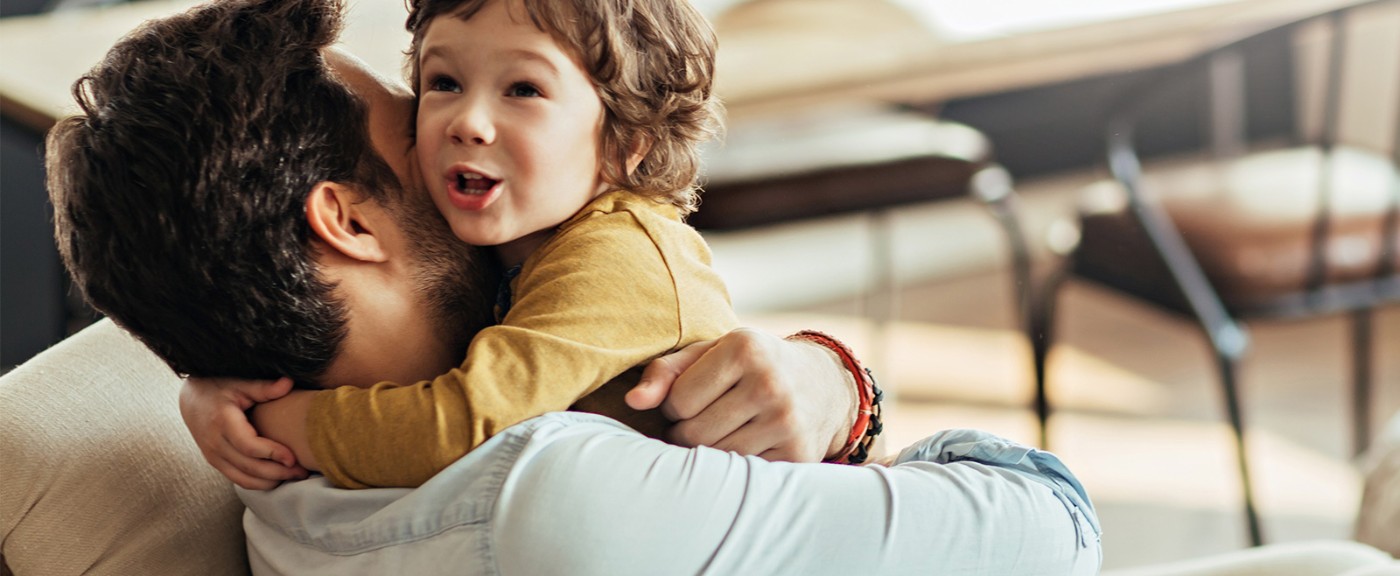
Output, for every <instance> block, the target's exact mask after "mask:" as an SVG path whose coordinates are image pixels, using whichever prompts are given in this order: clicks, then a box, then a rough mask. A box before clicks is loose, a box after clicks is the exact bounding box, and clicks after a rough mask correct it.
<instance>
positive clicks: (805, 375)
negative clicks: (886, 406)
mask: <svg viewBox="0 0 1400 576" xmlns="http://www.w3.org/2000/svg"><path fill="white" fill-rule="evenodd" d="M822 354H824V352H822V350H821V349H819V348H818V347H815V346H807V345H805V344H802V343H798V342H789V341H786V340H782V339H780V338H777V337H775V336H772V335H769V334H765V333H762V332H758V331H755V330H746V329H742V328H741V329H738V330H734V331H732V332H730V333H728V334H726V335H724V336H722V337H720V339H718V340H713V341H709V342H697V343H695V344H692V345H690V346H687V347H685V348H683V349H681V350H680V351H678V352H675V353H673V354H669V355H666V356H663V357H661V358H658V359H657V360H655V361H653V362H652V363H651V364H649V365H647V367H646V370H645V371H644V372H643V373H642V379H641V382H640V383H639V384H637V386H636V387H635V388H633V389H632V390H631V391H630V392H628V393H627V397H626V400H627V404H628V406H630V407H632V408H633V409H636V410H648V409H651V408H656V407H658V406H659V407H660V408H661V412H662V413H663V414H665V415H666V417H667V418H670V419H671V420H673V421H676V424H675V425H674V426H672V427H671V433H670V439H671V441H673V442H675V443H677V444H680V445H683V446H698V445H704V446H711V447H714V448H718V449H720V450H731V451H734V452H738V453H740V454H757V455H758V456H760V457H762V458H764V459H767V460H787V461H793V462H816V461H819V460H821V459H823V458H824V457H826V456H827V455H828V454H829V453H831V452H833V451H834V450H839V449H840V448H841V446H842V445H843V444H844V442H845V439H846V435H847V433H848V432H849V430H850V426H851V423H850V421H851V418H852V417H853V414H854V412H855V408H854V406H855V404H854V402H855V391H854V386H853V385H852V384H851V383H849V381H846V382H842V381H841V377H840V376H839V375H838V376H837V377H835V378H832V377H830V373H829V372H822V371H819V370H814V368H815V367H825V364H831V362H830V361H829V360H827V359H825V358H824V357H823V356H821V355H822ZM814 355H815V356H814Z"/></svg>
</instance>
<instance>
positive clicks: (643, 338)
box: [306, 212, 734, 488]
mask: <svg viewBox="0 0 1400 576" xmlns="http://www.w3.org/2000/svg"><path fill="white" fill-rule="evenodd" d="M671 224H673V225H674V226H683V225H682V224H680V223H679V222H671ZM684 230H685V231H686V233H687V234H689V235H690V237H693V239H694V242H695V243H696V244H697V245H698V246H695V247H693V248H690V247H689V246H687V247H683V248H690V249H692V250H693V251H694V252H695V254H683V255H681V256H680V257H674V253H675V252H677V251H676V250H669V249H667V248H663V247H662V246H663V245H665V244H667V241H666V239H664V238H662V239H657V238H656V236H655V235H653V234H652V232H651V231H650V230H649V229H647V228H645V227H644V226H642V225H641V224H639V223H638V220H636V219H634V217H633V216H632V215H631V214H629V213H624V212H613V213H608V214H604V215H602V216H598V217H594V218H589V219H587V220H586V221H584V222H582V223H579V224H578V225H577V226H576V227H575V228H573V229H572V230H570V231H561V232H560V233H559V234H558V235H557V236H556V237H555V238H554V239H552V240H551V241H550V242H549V243H547V244H546V245H545V246H543V247H541V248H540V249H539V250H538V251H537V253H536V254H535V255H533V256H531V260H530V261H528V262H527V263H526V266H525V268H524V270H523V272H522V273H521V274H520V276H519V277H517V278H516V280H515V282H514V288H515V300H514V303H513V306H512V308H511V310H510V313H509V314H508V315H507V316H506V318H505V322H504V323H503V324H501V325H498V326H493V327H490V328H487V329H485V330H483V331H481V332H480V333H478V334H477V336H476V338H474V339H473V340H472V343H471V346H470V348H469V350H468V353H467V358H466V361H465V362H464V363H463V364H462V366H461V367H460V368H456V369H453V370H452V371H450V372H449V373H448V374H445V375H442V376H439V377H438V378H436V379H434V380H432V381H430V382H420V383H417V384H415V385H411V386H396V385H392V384H388V383H381V384H379V385H376V386H374V387H372V388H369V389H356V388H345V387H343V388H339V389H336V390H334V391H332V392H331V393H330V394H327V395H323V396H318V397H317V398H316V399H315V401H314V402H313V403H312V406H311V410H310V412H309V415H308V418H307V424H306V426H307V432H308V434H309V435H310V443H311V447H312V450H313V451H315V453H316V457H317V460H319V463H320V465H321V467H322V472H323V473H324V474H325V475H326V477H327V478H330V479H331V481H332V482H333V483H335V484H336V485H337V486H341V487H347V488H363V487H371V486H418V485H420V484H422V483H423V482H425V481H427V480H428V479H429V478H431V477H432V476H433V475H434V474H436V473H437V472H438V471H440V470H441V469H443V468H445V467H447V466H448V465H450V464H451V463H452V462H454V461H456V460H457V459H458V458H460V457H461V456H463V455H465V454H466V453H468V452H470V451H471V450H472V449H474V448H476V447H477V446H478V445H480V444H481V443H482V442H485V441H486V440H487V439H489V438H491V437H492V436H494V435H496V434H497V433H498V432H500V431H501V430H503V429H505V428H506V427H508V426H511V425H514V424H517V423H519V422H521V421H524V420H526V419H529V418H533V417H535V416H539V415H541V414H544V413H546V412H554V411H562V410H566V409H568V408H569V406H571V405H572V404H573V403H574V402H576V401H578V400H579V399H580V398H582V397H583V396H585V395H587V394H589V393H590V392H593V391H594V390H596V389H597V388H598V387H600V386H602V385H603V384H604V383H606V382H608V381H609V380H611V379H612V378H614V377H615V376H617V375H618V374H621V373H623V372H624V371H626V370H628V369H630V368H632V367H634V366H638V365H641V364H644V363H646V362H648V361H650V360H652V359H654V358H656V357H658V356H660V355H662V354H665V353H667V352H670V351H672V350H674V349H676V348H678V347H680V346H681V345H683V344H689V343H690V342H694V341H697V340H700V339H704V338H714V337H718V336H720V335H722V334H723V333H724V332H726V331H727V330H729V329H730V328H732V327H733V325H734V321H733V311H732V310H731V309H730V308H729V303H728V300H727V297H726V295H725V291H724V287H723V284H722V283H721V282H720V280H719V278H718V276H717V275H715V274H714V272H713V270H710V269H708V267H705V266H702V265H701V260H702V259H707V258H708V252H707V251H705V252H703V253H701V251H704V250H705V249H704V246H703V241H700V240H699V237H698V235H695V233H694V232H693V231H691V230H689V229H688V228H686V229H684ZM687 240H689V237H687ZM701 268H703V269H701ZM702 283H704V284H702ZM700 304H704V306H700ZM701 308H703V313H700V312H697V313H695V314H694V315H693V317H691V316H687V317H684V318H682V317H681V312H682V310H683V309H684V310H699V309H701ZM692 333H696V334H704V336H701V337H687V336H688V335H690V334H692Z"/></svg>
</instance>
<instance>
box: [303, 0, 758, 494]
mask: <svg viewBox="0 0 1400 576" xmlns="http://www.w3.org/2000/svg"><path fill="white" fill-rule="evenodd" d="M409 28H410V30H412V31H413V33H414V37H413V44H412V48H411V50H410V57H411V58H412V59H413V62H412V67H413V71H414V73H413V82H414V85H415V86H414V89H415V92H416V94H417V96H418V98H419V109H418V118H417V156H418V160H419V163H420V169H421V170H422V172H423V176H424V179H425V184H426V187H427V189H428V190H429V191H430V193H431V195H432V198H433V201H434V202H435V203H436V205H437V207H438V209H439V210H440V211H441V212H442V214H443V216H445V217H446V219H447V221H448V222H449V224H450V225H451V227H452V230H453V232H454V233H455V234H456V235H457V237H458V238H460V239H461V240H462V241H464V242H468V243H471V244H476V245H480V246H490V247H493V250H494V252H495V253H496V255H497V256H498V257H499V259H500V261H501V263H502V265H503V267H504V268H505V269H506V271H507V272H506V279H505V280H504V281H503V283H502V285H501V289H500V295H499V297H498V299H497V318H498V320H499V322H500V324H499V325H497V326H493V327H490V328H487V329H486V330H483V331H482V332H480V333H479V334H478V335H477V336H476V337H475V339H474V340H473V341H472V343H471V346H470V348H469V350H468V354H467V358H466V360H465V361H464V363H463V364H462V365H461V366H460V367H459V368H456V369H454V370H452V371H451V372H449V373H448V374H444V375H442V376H440V377H438V378H437V379H435V380H433V381H431V382H421V383H418V384H417V385H413V386H400V385H398V384H393V383H381V384H378V385H376V386H374V387H372V388H370V389H357V388H350V387H344V388H340V389H338V390H336V391H334V392H333V393H325V394H320V395H318V396H317V398H316V399H315V400H314V401H313V402H312V405H311V407H310V411H309V413H308V417H307V420H306V426H307V434H308V438H309V441H310V446H311V450H312V453H313V454H314V456H315V461H317V462H318V463H319V465H320V467H321V468H322V472H323V473H324V474H325V475H326V476H327V477H328V478H329V479H330V480H331V481H332V482H333V483H334V484H336V485H338V486H342V487H352V488H358V487H369V486H416V485H418V484H421V483H422V482H424V481H426V480H427V479H428V478H430V477H431V476H432V475H433V474H435V473H436V472H438V471H439V470H441V469H442V468H444V467H446V466H447V465H449V464H451V463H452V462H453V461H455V460H456V459H457V458H459V457H460V456H462V455H463V454H465V453H467V452H469V451H470V450H472V449H473V448H475V447H476V446H478V445H479V444H481V443H482V442H484V441H486V440H487V439H488V438H490V437H491V436H493V435H495V434H496V433H497V432H499V431H501V430H502V429H504V428H506V427H508V426H510V425H513V424H516V423H518V422H520V421H523V420H526V419H528V418H531V417H534V416H537V415H540V414H543V413H545V412H550V411H557V410H564V409H567V408H568V407H570V406H571V405H573V404H574V403H575V402H576V401H578V400H579V399H580V398H582V397H584V396H586V395H588V394H589V393H591V392H593V391H594V390H597V389H598V388H599V387H600V386H602V385H603V384H604V383H606V382H608V381H609V380H611V379H613V378H614V377H617V376H618V375H620V374H622V373H623V372H624V371H626V370H628V369H630V368H633V367H635V366H639V365H642V364H644V363H646V362H647V361H649V360H651V359H653V358H655V357H657V356H659V355H661V354H664V353H667V352H669V351H672V350H675V349H677V348H679V347H682V346H685V345H687V344H689V343H692V342H696V341H700V340H706V339H711V338H717V337H719V336H721V335H722V334H724V333H725V332H727V331H729V330H730V329H732V328H734V327H735V326H736V320H735V318H734V315H733V311H732V310H731V307H730V304H729V299H728V295H727V292H726V290H725V288H724V285H723V284H722V282H721V280H720V278H719V277H718V276H717V275H716V274H715V272H714V271H713V270H712V269H711V268H710V254H709V250H708V248H707V247H706V245H705V243H704V241H703V240H702V239H701V238H700V236H699V234H697V233H696V232H695V231H694V230H693V229H691V228H690V227H688V226H686V225H685V224H684V223H683V222H682V218H683V217H684V215H685V214H687V213H689V212H690V211H691V210H693V209H694V208H695V205H696V195H697V192H696V189H695V181H696V172H697V168H698V157H697V150H696V148H697V145H698V144H700V143H701V142H703V141H704V140H706V139H708V138H709V137H710V136H711V135H712V134H713V132H714V131H715V129H716V124H717V106H718V105H717V103H716V101H715V99H714V98H713V96H712V94H711V80H712V75H713V67H714V52H715V41H714V35H713V32H712V31H711V30H710V28H709V26H708V24H707V23H706V22H705V21H704V19H703V18H702V17H701V16H700V15H699V14H698V13H697V12H696V11H695V10H694V8H692V7H691V6H690V4H689V2H688V1H687V0H638V1H635V2H593V1H586V0H575V1H572V2H564V1H558V0H421V1H418V2H415V3H414V6H413V13H412V15H411V16H410V19H409Z"/></svg>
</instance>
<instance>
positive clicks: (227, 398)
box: [180, 378, 307, 490]
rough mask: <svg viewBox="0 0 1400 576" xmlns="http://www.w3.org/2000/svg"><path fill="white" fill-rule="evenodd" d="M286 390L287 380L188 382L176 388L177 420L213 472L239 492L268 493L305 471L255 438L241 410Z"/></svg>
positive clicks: (283, 451)
mask: <svg viewBox="0 0 1400 576" xmlns="http://www.w3.org/2000/svg"><path fill="white" fill-rule="evenodd" d="M291 389H292V381H291V379H290V378H282V379H280V380H239V379H232V378H189V379H187V380H185V385H184V386H183V387H182V388H181V389H180V416H182V417H183V418H184V420H185V427H186V428H189V430H190V434H191V435H193V436H194V441H195V444H198V445H199V451H200V452H201V453H202V454H204V459H205V460H207V461H208V462H209V464H210V465H211V466H213V467H214V469H216V470H218V471H219V472H220V473H222V474H223V475H224V476H225V477H227V478H228V479H229V480H231V481H233V483H234V484H237V485H239V486H242V487H243V488H247V489H250V490H269V489H272V488H275V487H277V485H278V484H280V483H281V482H282V481H284V480H299V479H302V478H305V477H306V474H307V472H306V469H305V468H302V467H301V466H298V465H297V459H296V456H295V455H294V454H293V453H292V451H291V450H290V449H288V448H287V447H286V446H284V445H282V444H280V443H277V442H274V441H272V440H269V439H267V438H262V437H260V436H258V431H257V430H255V429H253V425H252V423H250V422H249V421H248V415H247V410H248V409H249V408H252V407H253V406H254V405H256V404H258V403H260V402H269V401H272V400H276V399H278V398H281V397H283V396H286V395H287V393H288V392H290V391H291Z"/></svg>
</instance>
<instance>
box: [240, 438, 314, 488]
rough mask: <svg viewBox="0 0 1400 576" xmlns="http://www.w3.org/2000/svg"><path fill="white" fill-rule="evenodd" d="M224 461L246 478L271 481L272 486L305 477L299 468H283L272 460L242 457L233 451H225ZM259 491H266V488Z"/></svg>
mask: <svg viewBox="0 0 1400 576" xmlns="http://www.w3.org/2000/svg"><path fill="white" fill-rule="evenodd" d="M229 448H232V446H229ZM224 461H225V462H227V463H229V464H230V465H232V466H233V467H234V468H236V469H237V470H238V471H240V472H242V473H243V474H245V475H247V476H250V477H252V478H257V479H259V480H267V481H271V482H273V483H274V484H275V483H277V482H281V481H283V480H300V479H302V478H304V477H305V476H306V475H305V471H304V470H301V469H300V467H297V466H283V465H282V464H279V463H277V462H273V461H272V460H266V459H263V458H252V457H248V456H244V455H243V454H241V453H238V452H236V451H233V450H228V451H227V453H226V454H225V455H224ZM261 489H262V490H266V488H261Z"/></svg>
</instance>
